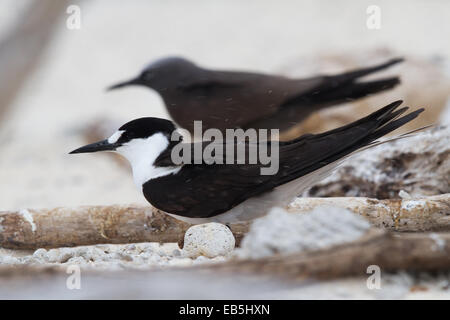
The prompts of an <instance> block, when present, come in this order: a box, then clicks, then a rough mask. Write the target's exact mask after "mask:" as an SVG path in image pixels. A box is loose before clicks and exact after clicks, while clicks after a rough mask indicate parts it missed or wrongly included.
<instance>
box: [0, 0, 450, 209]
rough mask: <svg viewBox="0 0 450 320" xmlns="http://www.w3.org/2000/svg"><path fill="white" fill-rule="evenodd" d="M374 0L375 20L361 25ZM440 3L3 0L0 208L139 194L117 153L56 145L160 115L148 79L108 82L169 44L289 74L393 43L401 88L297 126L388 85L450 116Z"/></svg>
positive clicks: (379, 54)
mask: <svg viewBox="0 0 450 320" xmlns="http://www.w3.org/2000/svg"><path fill="white" fill-rule="evenodd" d="M371 5H376V6H378V8H379V9H380V28H379V29H370V28H368V25H367V20H368V19H369V18H370V16H371V14H370V13H369V14H368V13H367V8H368V7H369V6H371ZM74 6H75V7H74ZM449 12H450V2H449V1H448V0H433V1H426V0H414V1H411V0H407V1H406V0H405V1H395V2H394V1H387V0H386V1H381V0H376V1H372V0H371V1H365V0H363V1H356V0H346V1H339V2H337V1H331V0H328V1H325V0H321V1H317V0H314V1H313V0H311V1H283V2H280V1H269V0H259V1H237V0H231V1H206V0H204V1H201V0H195V1H166V0H165V1H163V0H160V1H158V0H152V1H144V0H130V1H126V2H125V1H119V0H116V1H113V0H108V1H107V0H91V1H66V0H40V1H37V0H1V1H0V70H1V72H0V150H1V151H0V155H1V156H0V181H1V182H0V199H1V201H0V210H8V209H20V208H25V207H33V208H42V207H53V206H73V205H87V204H89V205H96V204H112V203H130V202H134V203H146V202H145V199H144V198H143V196H142V195H141V193H140V192H137V191H136V188H135V186H134V184H133V181H132V176H131V174H130V173H129V171H128V170H127V168H126V167H125V168H124V167H123V164H121V163H120V162H118V161H116V159H114V158H112V157H111V156H109V155H102V154H94V155H83V156H69V155H68V154H67V153H68V152H69V151H71V150H73V149H74V148H76V147H79V146H81V145H83V144H85V143H88V142H92V141H93V140H94V139H96V138H97V136H98V135H104V136H107V135H108V134H111V133H112V132H113V130H114V126H119V125H121V124H123V123H125V122H127V121H129V120H131V119H134V118H137V117H141V116H156V117H168V115H167V113H166V111H165V109H164V106H163V102H162V100H161V99H160V97H159V96H158V95H157V94H156V93H154V92H151V91H150V90H148V89H145V88H140V87H132V88H131V87H130V88H129V89H127V90H119V91H117V92H109V93H107V92H106V91H105V88H106V87H107V86H108V85H111V84H114V83H116V82H118V81H121V80H124V79H128V78H130V77H131V76H134V75H135V74H137V73H138V71H139V70H140V69H141V68H142V67H143V66H144V65H146V64H148V63H149V62H151V61H153V60H155V59H158V58H161V57H164V56H168V55H177V56H183V57H186V58H188V59H191V60H193V61H194V62H196V63H198V64H199V65H202V66H205V67H209V68H217V69H235V70H249V71H259V72H268V73H279V74H283V75H288V76H310V75H312V74H314V73H337V72H341V71H344V70H348V69H353V68H356V67H360V66H369V65H374V64H377V63H380V62H383V61H384V60H386V59H389V58H392V57H397V56H401V57H405V58H406V59H407V61H406V62H405V63H402V64H401V65H399V66H396V67H394V68H392V69H389V70H388V71H386V73H387V74H399V75H401V77H402V85H400V86H399V87H398V88H396V89H395V90H391V91H389V92H386V93H383V94H379V95H377V96H375V97H370V98H366V99H363V100H361V101H358V102H357V103H353V104H349V105H343V106H340V107H338V108H334V109H332V111H331V109H326V110H327V113H326V114H324V113H320V114H316V115H313V116H312V117H311V119H308V120H307V121H306V123H305V124H304V125H303V126H302V128H301V129H298V130H297V131H296V132H295V133H294V135H295V134H300V133H303V132H305V131H306V132H318V131H321V130H325V129H329V128H332V127H335V126H338V125H342V124H344V123H347V122H349V121H351V120H352V119H355V118H358V117H360V116H362V115H364V114H367V113H369V112H370V111H371V110H373V109H376V108H379V107H381V106H384V105H386V104H388V103H389V102H392V101H393V100H397V99H404V100H405V101H406V104H407V105H410V106H411V107H413V109H415V108H418V107H427V113H426V115H424V117H423V119H422V121H423V123H420V124H428V123H435V122H448V120H446V119H449V118H450V117H449V116H448V115H449V114H450V112H449V110H448V107H446V106H447V105H448V103H447V100H448V98H449V95H450V81H449V77H450V62H449V59H450V42H449V41H448V39H450V22H449V19H450V16H449ZM74 14H75V16H74ZM77 18H79V20H78V21H77ZM74 19H75V20H74ZM74 21H75V22H74ZM77 22H79V24H78V25H77ZM74 26H75V27H74ZM78 27H79V28H78ZM376 76H377V77H382V76H383V74H381V75H380V74H377V75H376ZM328 111H329V112H328ZM420 124H418V123H415V124H414V126H418V125H420Z"/></svg>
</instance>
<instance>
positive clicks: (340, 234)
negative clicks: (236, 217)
mask: <svg viewBox="0 0 450 320" xmlns="http://www.w3.org/2000/svg"><path fill="white" fill-rule="evenodd" d="M369 228H370V224H369V222H368V221H367V220H366V219H364V218H362V217H361V216H359V215H357V214H354V213H352V212H351V211H349V210H346V209H343V208H337V207H318V208H316V209H314V210H313V211H311V212H309V213H305V214H292V213H289V212H287V211H286V210H284V209H281V208H274V209H272V210H271V211H270V213H269V214H268V215H267V216H265V217H263V218H260V219H257V220H255V221H254V222H253V224H252V225H251V226H250V231H249V232H248V234H247V235H246V236H245V237H244V239H243V240H242V244H241V248H240V249H238V250H236V256H237V257H240V258H262V257H267V256H271V255H273V254H289V253H294V252H300V251H309V250H317V249H322V248H326V247H330V246H334V245H337V244H342V243H345V242H351V241H354V240H356V239H358V238H360V237H361V236H362V235H363V234H364V233H365V232H366V231H368V230H369Z"/></svg>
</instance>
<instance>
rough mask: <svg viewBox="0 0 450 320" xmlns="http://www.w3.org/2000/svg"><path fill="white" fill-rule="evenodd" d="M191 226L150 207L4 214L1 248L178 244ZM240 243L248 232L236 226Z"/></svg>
mask: <svg viewBox="0 0 450 320" xmlns="http://www.w3.org/2000/svg"><path fill="white" fill-rule="evenodd" d="M189 226H190V224H188V223H185V222H182V221H179V220H176V219H174V218H172V217H170V216H169V215H167V214H165V213H162V212H160V211H159V210H157V209H154V208H151V207H150V206H132V205H128V206H127V205H112V206H84V207H77V208H54V209H40V210H31V209H30V210H27V209H24V210H20V211H11V212H0V247H4V248H10V249H37V248H56V247H73V246H79V245H92V244H100V243H116V244H118V243H136V242H178V241H180V240H181V239H183V237H184V233H185V232H186V230H187V229H188V228H189ZM232 229H233V233H234V235H235V237H236V240H237V241H238V240H240V239H241V238H242V237H243V234H244V233H245V231H246V230H247V226H244V229H242V227H241V226H240V225H235V226H233V227H232Z"/></svg>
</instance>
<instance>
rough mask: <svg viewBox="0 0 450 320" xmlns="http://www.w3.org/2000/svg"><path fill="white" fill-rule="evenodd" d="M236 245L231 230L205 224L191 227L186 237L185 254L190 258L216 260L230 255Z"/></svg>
mask: <svg viewBox="0 0 450 320" xmlns="http://www.w3.org/2000/svg"><path fill="white" fill-rule="evenodd" d="M234 245H235V240H234V236H233V234H232V233H231V231H230V229H229V228H228V227H227V226H225V225H223V224H220V223H214V222H213V223H205V224H199V225H195V226H192V227H190V228H189V229H188V230H187V231H186V234H185V236H184V248H183V252H184V255H185V256H188V257H199V256H205V257H208V258H214V257H217V256H227V255H229V254H230V253H231V252H232V251H233V249H234Z"/></svg>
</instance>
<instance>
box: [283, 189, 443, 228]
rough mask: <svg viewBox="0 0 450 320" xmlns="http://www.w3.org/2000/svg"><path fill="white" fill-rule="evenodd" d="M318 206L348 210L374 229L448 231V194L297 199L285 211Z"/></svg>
mask: <svg viewBox="0 0 450 320" xmlns="http://www.w3.org/2000/svg"><path fill="white" fill-rule="evenodd" d="M320 206H331V207H333V206H336V207H341V208H346V209H349V210H350V211H353V212H354V213H357V214H360V215H362V216H363V217H365V218H367V219H368V220H369V221H370V222H371V223H372V224H373V225H374V226H376V227H381V228H387V229H389V230H394V231H406V232H409V231H449V230H450V194H449V193H447V194H441V195H437V196H431V197H425V198H420V199H387V200H377V199H370V198H364V197H354V198H348V197H342V198H297V199H296V200H295V201H294V202H293V203H292V204H291V205H290V206H289V211H291V212H297V213H298V212H308V211H310V210H312V209H314V208H316V207H320Z"/></svg>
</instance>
